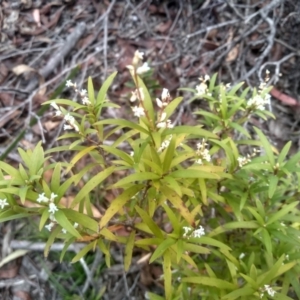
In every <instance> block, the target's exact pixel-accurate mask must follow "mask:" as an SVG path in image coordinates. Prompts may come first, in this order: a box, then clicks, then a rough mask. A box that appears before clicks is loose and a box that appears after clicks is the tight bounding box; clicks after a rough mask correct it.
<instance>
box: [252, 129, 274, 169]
mask: <svg viewBox="0 0 300 300" xmlns="http://www.w3.org/2000/svg"><path fill="white" fill-rule="evenodd" d="M253 128H254V130H255V132H256V133H257V135H258V136H259V138H260V141H261V144H262V146H263V147H264V149H265V151H266V155H267V157H268V159H269V162H270V164H271V166H272V167H274V165H275V158H274V154H273V151H272V147H271V145H270V142H269V141H268V139H267V138H266V136H265V135H264V134H263V133H262V131H261V130H260V129H258V128H257V127H253Z"/></svg>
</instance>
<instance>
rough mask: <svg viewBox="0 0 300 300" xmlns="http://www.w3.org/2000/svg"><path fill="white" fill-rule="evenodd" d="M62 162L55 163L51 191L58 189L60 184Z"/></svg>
mask: <svg viewBox="0 0 300 300" xmlns="http://www.w3.org/2000/svg"><path fill="white" fill-rule="evenodd" d="M60 175H61V163H57V164H56V165H55V168H54V171H53V173H52V178H51V185H50V186H51V191H57V190H58V189H59V186H60Z"/></svg>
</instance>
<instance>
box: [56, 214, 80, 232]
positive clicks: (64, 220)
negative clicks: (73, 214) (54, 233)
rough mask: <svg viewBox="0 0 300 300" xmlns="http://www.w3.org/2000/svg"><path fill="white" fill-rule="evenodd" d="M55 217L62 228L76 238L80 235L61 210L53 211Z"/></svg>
mask: <svg viewBox="0 0 300 300" xmlns="http://www.w3.org/2000/svg"><path fill="white" fill-rule="evenodd" d="M55 219H56V220H57V222H58V224H59V225H60V226H61V227H62V228H63V229H66V230H67V231H68V232H69V233H70V234H72V235H73V236H75V237H77V238H80V237H81V235H80V233H79V232H78V231H77V230H76V229H75V228H74V226H73V225H72V224H71V222H70V221H69V220H68V218H67V217H66V216H65V214H64V212H63V211H62V210H58V211H57V212H55Z"/></svg>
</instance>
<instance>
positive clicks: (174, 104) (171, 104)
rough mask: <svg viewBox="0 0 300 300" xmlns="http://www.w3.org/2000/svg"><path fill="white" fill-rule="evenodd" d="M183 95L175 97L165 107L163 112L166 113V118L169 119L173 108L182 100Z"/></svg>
mask: <svg viewBox="0 0 300 300" xmlns="http://www.w3.org/2000/svg"><path fill="white" fill-rule="evenodd" d="M182 99H183V97H177V98H175V99H173V100H172V101H171V102H170V103H169V104H168V105H167V107H165V109H164V112H165V113H166V114H167V115H166V119H169V117H170V116H171V115H172V114H173V112H174V111H175V109H176V108H177V107H178V106H179V104H180V102H181V101H182Z"/></svg>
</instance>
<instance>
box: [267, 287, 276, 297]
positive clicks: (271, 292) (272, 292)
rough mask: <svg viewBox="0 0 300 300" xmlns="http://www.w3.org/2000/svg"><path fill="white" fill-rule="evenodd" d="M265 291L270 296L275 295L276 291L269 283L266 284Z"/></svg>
mask: <svg viewBox="0 0 300 300" xmlns="http://www.w3.org/2000/svg"><path fill="white" fill-rule="evenodd" d="M265 291H266V292H267V293H268V294H269V296H271V297H273V296H274V295H275V293H276V291H274V290H273V289H272V288H271V287H270V286H269V285H267V284H265Z"/></svg>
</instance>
